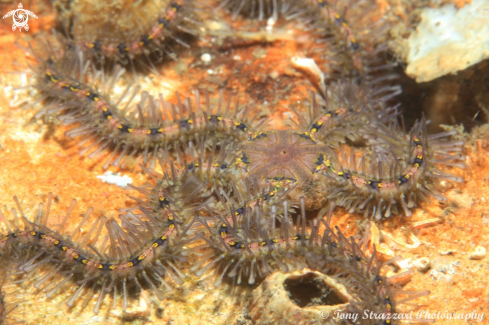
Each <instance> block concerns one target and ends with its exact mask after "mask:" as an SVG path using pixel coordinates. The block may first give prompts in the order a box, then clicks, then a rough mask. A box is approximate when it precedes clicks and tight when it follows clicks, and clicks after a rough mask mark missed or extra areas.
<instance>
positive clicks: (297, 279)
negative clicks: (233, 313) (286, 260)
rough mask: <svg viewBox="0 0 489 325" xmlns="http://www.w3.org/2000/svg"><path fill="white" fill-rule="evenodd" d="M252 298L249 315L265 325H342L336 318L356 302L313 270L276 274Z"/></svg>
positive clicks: (339, 287)
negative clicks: (350, 304)
mask: <svg viewBox="0 0 489 325" xmlns="http://www.w3.org/2000/svg"><path fill="white" fill-rule="evenodd" d="M252 297H253V298H252V301H251V304H250V306H249V313H250V315H251V318H252V319H253V320H254V321H255V322H256V324H262V325H266V324H284V325H285V324H291V325H292V324H293V325H300V324H331V325H332V324H339V323H340V322H341V319H337V318H339V317H335V315H338V313H339V312H341V311H343V310H345V309H346V308H347V307H348V305H349V302H350V301H351V300H352V299H353V298H352V297H351V296H350V295H349V294H348V292H347V291H346V288H345V287H344V286H343V285H342V284H341V283H339V282H337V281H336V280H335V279H333V278H332V277H329V276H327V275H325V274H322V273H319V272H316V271H312V270H310V269H303V270H302V271H295V272H291V273H283V272H275V273H273V274H271V275H270V276H268V277H267V278H266V279H265V281H263V283H262V284H261V285H260V286H259V287H258V288H256V289H255V290H254V291H253V294H252ZM335 313H336V314H335Z"/></svg>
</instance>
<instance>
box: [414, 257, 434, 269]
mask: <svg viewBox="0 0 489 325" xmlns="http://www.w3.org/2000/svg"><path fill="white" fill-rule="evenodd" d="M413 265H414V266H415V267H416V268H417V269H418V271H420V272H426V271H428V270H429V269H430V268H431V261H430V259H429V258H428V257H422V258H419V259H417V260H415V261H414V262H413Z"/></svg>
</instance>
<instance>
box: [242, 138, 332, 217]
mask: <svg viewBox="0 0 489 325" xmlns="http://www.w3.org/2000/svg"><path fill="white" fill-rule="evenodd" d="M240 148H241V151H242V153H241V162H242V164H243V165H244V166H246V168H247V170H248V172H249V174H250V176H252V177H256V178H260V179H264V178H266V179H268V180H270V181H272V182H284V183H289V184H290V183H296V184H297V189H296V190H294V193H293V194H292V195H293V196H294V197H299V196H306V197H308V198H309V199H308V202H307V205H308V206H311V207H314V206H318V205H319V204H320V202H319V201H320V200H321V199H320V197H321V195H320V192H321V189H322V190H323V191H324V185H320V182H318V176H317V175H316V174H315V173H314V170H315V168H316V161H317V159H318V156H319V154H320V153H325V152H328V148H327V147H326V146H325V145H323V144H319V143H317V142H316V141H314V140H313V139H311V138H310V137H309V136H308V135H307V134H304V133H299V132H292V131H286V130H281V131H273V132H261V133H259V134H257V135H255V136H254V138H253V139H252V140H250V141H248V142H246V143H244V144H243V145H241V147H240Z"/></svg>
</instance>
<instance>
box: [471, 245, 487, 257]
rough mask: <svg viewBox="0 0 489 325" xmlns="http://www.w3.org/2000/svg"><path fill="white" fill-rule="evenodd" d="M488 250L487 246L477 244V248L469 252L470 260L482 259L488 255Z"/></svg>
mask: <svg viewBox="0 0 489 325" xmlns="http://www.w3.org/2000/svg"><path fill="white" fill-rule="evenodd" d="M486 254H487V250H486V248H485V247H482V246H477V247H476V248H475V251H473V252H472V253H470V254H469V259H470V260H482V259H484V257H486Z"/></svg>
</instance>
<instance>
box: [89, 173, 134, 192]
mask: <svg viewBox="0 0 489 325" xmlns="http://www.w3.org/2000/svg"><path fill="white" fill-rule="evenodd" d="M97 178H98V179H101V180H102V182H104V183H109V184H114V185H117V186H119V187H122V188H126V186H127V184H132V178H131V177H129V176H126V175H124V176H121V173H113V172H109V171H107V172H105V174H103V175H99V176H97Z"/></svg>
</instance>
